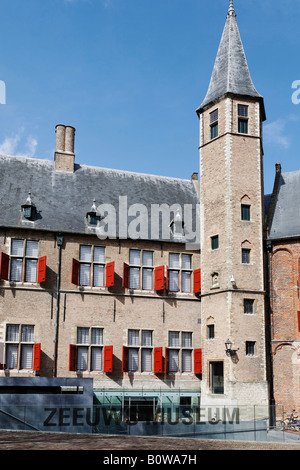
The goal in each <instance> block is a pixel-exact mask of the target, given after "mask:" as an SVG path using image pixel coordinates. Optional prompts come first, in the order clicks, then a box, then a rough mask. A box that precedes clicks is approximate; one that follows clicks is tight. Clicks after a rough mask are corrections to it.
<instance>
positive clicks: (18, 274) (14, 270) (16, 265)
mask: <svg viewBox="0 0 300 470" xmlns="http://www.w3.org/2000/svg"><path fill="white" fill-rule="evenodd" d="M22 266H23V260H22V259H19V258H12V259H11V268H10V280H11V281H21V279H22Z"/></svg>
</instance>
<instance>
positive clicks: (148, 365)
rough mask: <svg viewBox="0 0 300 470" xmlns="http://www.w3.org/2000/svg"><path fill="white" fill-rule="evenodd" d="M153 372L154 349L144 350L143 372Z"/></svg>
mask: <svg viewBox="0 0 300 470" xmlns="http://www.w3.org/2000/svg"><path fill="white" fill-rule="evenodd" d="M151 370H152V349H142V372H143V371H145V372H150V371H151Z"/></svg>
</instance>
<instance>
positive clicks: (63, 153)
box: [54, 124, 75, 173]
mask: <svg viewBox="0 0 300 470" xmlns="http://www.w3.org/2000/svg"><path fill="white" fill-rule="evenodd" d="M55 132H56V146H55V154H54V162H55V169H56V170H57V171H69V172H71V173H74V164H75V154H74V140H75V128H74V127H72V126H64V125H63V124H58V125H57V126H56V128H55Z"/></svg>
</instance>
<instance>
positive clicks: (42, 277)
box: [37, 256, 47, 283]
mask: <svg viewBox="0 0 300 470" xmlns="http://www.w3.org/2000/svg"><path fill="white" fill-rule="evenodd" d="M46 261H47V257H46V256H42V258H39V260H38V267H37V271H38V272H37V274H38V275H37V279H38V282H39V283H40V282H45V281H46Z"/></svg>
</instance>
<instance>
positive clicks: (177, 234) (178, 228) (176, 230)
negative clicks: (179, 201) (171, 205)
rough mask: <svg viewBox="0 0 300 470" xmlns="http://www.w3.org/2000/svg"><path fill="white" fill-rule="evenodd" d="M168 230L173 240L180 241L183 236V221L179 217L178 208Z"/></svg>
mask: <svg viewBox="0 0 300 470" xmlns="http://www.w3.org/2000/svg"><path fill="white" fill-rule="evenodd" d="M170 228H171V230H172V234H173V237H174V239H182V238H183V236H184V221H183V219H182V216H181V211H180V210H179V208H178V209H177V212H176V214H175V217H174V219H173V220H172V221H171V223H170Z"/></svg>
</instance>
